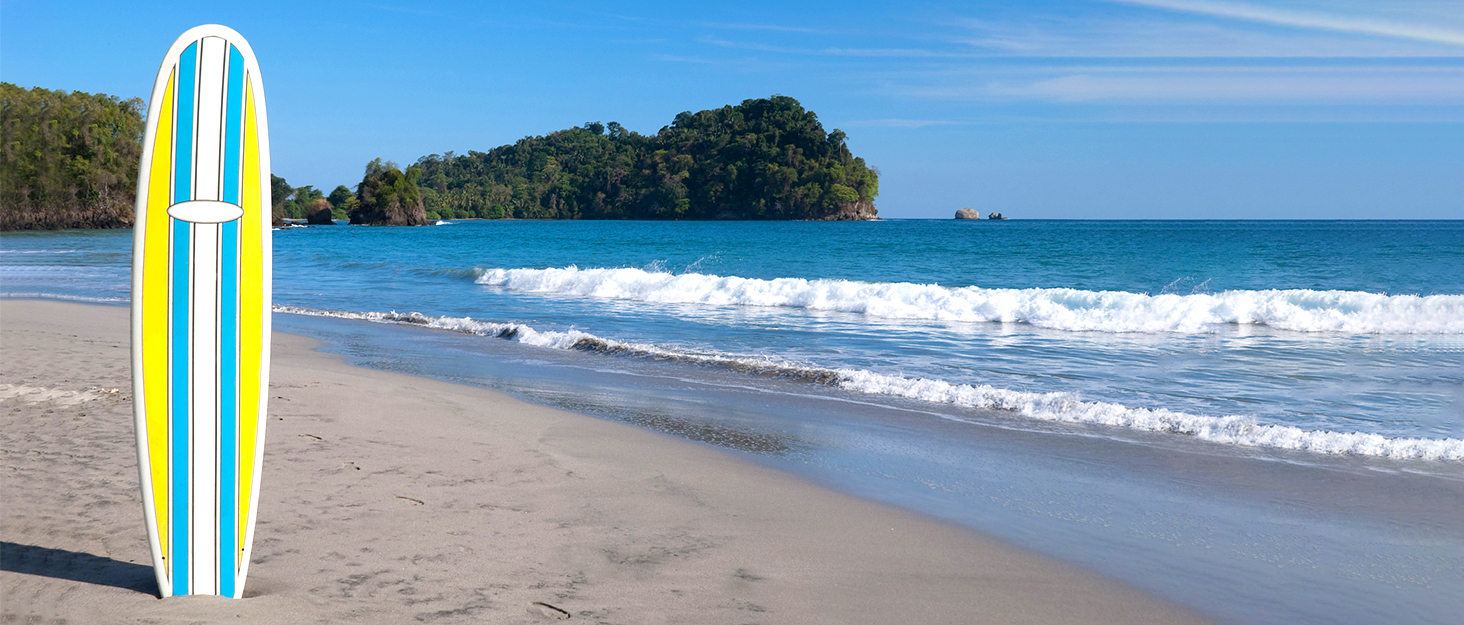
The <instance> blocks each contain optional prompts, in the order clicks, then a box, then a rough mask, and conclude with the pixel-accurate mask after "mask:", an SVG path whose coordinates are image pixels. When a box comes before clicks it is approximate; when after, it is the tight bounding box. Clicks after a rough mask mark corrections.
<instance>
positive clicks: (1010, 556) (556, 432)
mask: <svg viewBox="0 0 1464 625" xmlns="http://www.w3.org/2000/svg"><path fill="white" fill-rule="evenodd" d="M0 335H3V336H0V413H3V414H4V420H3V422H0V444H3V447H0V451H3V455H0V470H3V473H0V488H3V491H0V494H3V496H0V505H3V511H0V541H3V542H0V569H3V570H0V615H3V616H0V621H3V622H6V623H21V622H24V623H32V622H58V623H59V622H68V623H200V622H203V623H207V622H231V623H238V622H251V623H340V622H350V623H408V622H428V623H543V622H552V621H553V620H555V618H556V617H557V616H565V615H564V614H560V613H558V612H555V611H554V610H552V609H550V608H547V607H542V606H539V605H537V604H536V603H535V602H540V603H544V604H549V605H553V606H557V607H559V608H562V609H563V610H564V611H566V612H567V613H568V615H569V616H570V617H571V618H572V620H573V621H575V622H580V621H583V622H595V623H602V622H603V623H728V624H733V623H931V622H943V623H1125V624H1136V623H1188V622H1203V621H1202V619H1200V618H1199V617H1197V616H1195V615H1194V614H1192V613H1190V612H1188V611H1186V610H1184V609H1182V608H1179V607H1176V606H1174V605H1172V604H1168V603H1166V602H1163V601H1160V600H1157V599H1154V598H1151V597H1148V596H1145V595H1143V594H1141V593H1139V592H1137V591H1135V590H1133V589H1131V588H1128V587H1126V586H1124V585H1122V584H1119V583H1116V582H1114V581H1111V580H1108V579H1106V578H1103V577H1101V576H1098V575H1096V574H1093V573H1090V572H1088V571H1085V570H1082V569H1079V568H1076V567H1073V566H1069V565H1066V564H1063V563H1061V562H1057V561H1054V560H1052V559H1049V558H1046V557H1043V556H1039V555H1035V554H1032V553H1029V552H1026V551H1023V550H1020V549H1016V548H1014V547H1011V546H1008V545H1005V544H1003V543H1000V542H997V541H994V540H991V539H989V538H986V537H983V536H981V535H978V534H975V533H972V532H969V531H966V530H963V529H960V528H956V527H952V526H949V525H945V524H942V523H939V522H935V521H932V520H929V519H926V518H924V517H921V516H918V515H915V514H913V513H908V512H904V511H901V510H898V509H893V508H889V507H885V506H881V505H877V504H873V503H869V502H866V501H863V500H860V499H856V498H853V497H849V496H845V495H842V494H838V493H835V492H832V491H829V490H827V489H824V488H822V487H819V486H817V485H814V484H810V483H807V482H804V481H801V480H799V479H797V478H794V477H791V476H788V475H786V474H782V473H779V472H777V471H773V470H770V469H766V468H763V467H760V466H757V465H754V464H751V463H749V462H747V461H746V460H744V459H742V458H738V457H736V456H734V455H732V454H729V453H726V452H723V451H720V450H717V449H713V448H709V447H705V446H702V445H699V444H696V443H690V442H686V441H681V440H678V439H673V438H669V437H666V436H664V435H660V434H656V433H652V432H648V431H644V430H640V429H637V428H634V427H631V426H627V425H622V424H617V423H612V422H607V421H601V420H597V419H593V418H590V417H585V416H581V415H576V414H571V413H566V412H562V411H558V410H553V409H549V408H543V407H539V406H534V405H530V404H526V403H524V402H521V401H518V400H516V399H513V398H511V397H508V396H505V395H502V394H497V393H493V392H489V391H485V390H481V389H476V388H470V387H463V386H455V385H451V384H446V383H441V382H436V381H433V380H427V379H421V378H414V377H410V376H404V375H396V374H389V373H383V372H379V371H372V370H366V369H359V368H353V367H350V366H347V365H345V364H343V363H342V362H341V361H340V360H339V359H338V358H337V357H335V356H332V355H328V354H323V353H318V352H315V351H313V348H314V347H315V346H316V345H317V344H316V342H315V341H313V340H312V339H309V338H306V337H300V336H293V335H286V334H276V335H275V336H274V362H273V369H272V380H273V382H272V383H271V392H270V395H271V399H270V404H269V412H270V415H271V416H270V422H269V426H268V442H267V446H266V448H265V449H266V456H265V475H264V487H263V488H264V490H263V494H262V497H261V500H260V514H259V523H258V528H257V530H256V534H255V543H254V558H253V564H252V565H251V568H250V574H249V580H248V584H247V586H246V592H245V595H246V598H245V599H243V600H230V599H218V598H206V597H183V598H174V599H167V600H160V599H158V598H157V597H156V592H157V590H156V584H155V582H154V579H153V573H152V567H151V559H150V557H149V555H148V547H147V537H146V532H145V530H144V529H143V523H142V503H141V496H140V494H139V492H138V481H137V464H136V452H135V439H134V437H133V428H132V402H131V396H132V392H131V382H130V375H131V371H130V358H129V338H128V311H127V310H126V309H124V308H117V307H101V306H86V305H79V304H69V303H57V302H37V301H17V300H7V301H4V302H0ZM113 389H117V391H116V392H113Z"/></svg>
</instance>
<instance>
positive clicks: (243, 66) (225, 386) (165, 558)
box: [132, 25, 271, 598]
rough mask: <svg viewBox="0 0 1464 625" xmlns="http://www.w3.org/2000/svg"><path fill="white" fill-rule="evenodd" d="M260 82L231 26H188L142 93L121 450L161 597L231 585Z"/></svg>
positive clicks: (250, 417)
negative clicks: (126, 435)
mask: <svg viewBox="0 0 1464 625" xmlns="http://www.w3.org/2000/svg"><path fill="white" fill-rule="evenodd" d="M268 137H269V133H268V131H267V126H266V124H265V113H264V88H263V85H262V84H261V82H260V75H259V65H258V63H257V62H256V61H255V58H254V53H253V51H252V50H250V48H249V44H248V43H247V42H245V41H244V38H243V37H240V36H239V33H237V32H234V31H233V30H232V29H230V28H227V27H224V26H218V25H205V26H199V27H196V28H193V29H190V30H188V31H187V32H185V33H183V35H182V36H180V37H179V38H178V40H177V41H175V42H174V43H173V46H172V47H171V48H169V50H168V54H167V56H165V57H163V63H162V67H161V68H160V69H159V70H158V75H157V79H156V80H155V81H154V83H153V90H152V98H151V100H150V101H149V104H148V112H147V127H146V130H145V132H144V136H143V144H142V168H141V171H140V172H139V175H138V182H137V206H136V219H135V224H134V226H133V243H132V254H133V260H132V372H133V373H132V386H133V411H134V416H135V419H136V428H137V460H138V462H137V464H138V468H139V471H140V474H141V482H142V500H143V508H144V512H145V517H146V520H147V523H146V525H147V534H148V540H149V541H150V542H151V546H152V557H153V567H154V569H155V570H156V572H157V578H158V589H159V593H160V595H161V596H163V597H170V596H175V595H219V596H224V597H234V598H238V597H241V596H243V592H244V578H245V575H246V574H247V573H248V571H249V553H250V546H251V543H252V542H253V537H254V521H255V518H256V516H257V512H258V508H259V483H260V475H261V472H262V471H261V467H262V462H263V459H264V426H265V400H266V398H267V393H268V387H269V384H268V382H269V379H268V378H269V336H270V259H271V249H270V206H271V202H270V184H269V138H268Z"/></svg>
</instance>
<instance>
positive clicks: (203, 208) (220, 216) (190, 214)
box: [168, 200, 244, 224]
mask: <svg viewBox="0 0 1464 625" xmlns="http://www.w3.org/2000/svg"><path fill="white" fill-rule="evenodd" d="M168 216H169V217H172V218H173V219H177V220H179V221H186V222H188V223H193V224H221V223H224V222H229V221H234V220H235V219H238V218H240V217H243V216H244V208H243V207H241V206H239V205H237V204H231V203H229V202H220V201H217V200H189V201H187V202H179V203H177V204H174V205H172V206H169V207H168Z"/></svg>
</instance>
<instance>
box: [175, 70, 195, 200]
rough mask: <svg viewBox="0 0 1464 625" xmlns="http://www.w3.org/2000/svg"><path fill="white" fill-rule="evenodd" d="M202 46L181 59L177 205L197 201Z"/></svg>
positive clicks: (176, 144)
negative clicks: (196, 118)
mask: <svg viewBox="0 0 1464 625" xmlns="http://www.w3.org/2000/svg"><path fill="white" fill-rule="evenodd" d="M197 74H198V42H194V43H193V44H192V45H190V46H188V47H187V48H184V49H183V56H181V57H179V58H178V116H177V118H176V119H177V120H178V123H177V133H176V134H175V135H173V136H175V137H177V140H176V141H175V142H174V145H175V146H176V147H175V148H174V150H173V203H174V204H177V203H178V202H186V201H188V200H191V199H193V101H194V100H195V99H196V98H197V97H198V93H197V91H198V90H197V89H196V87H195V84H194V83H195V82H197V79H198V76H197Z"/></svg>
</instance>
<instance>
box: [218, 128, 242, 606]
mask: <svg viewBox="0 0 1464 625" xmlns="http://www.w3.org/2000/svg"><path fill="white" fill-rule="evenodd" d="M230 116H231V117H232V113H231V114H230ZM229 171H230V173H228V174H226V175H225V178H224V179H225V180H228V179H229V178H231V177H234V176H233V173H232V172H233V170H229ZM219 230H220V231H221V234H220V237H221V239H222V241H220V243H221V245H220V248H221V250H220V254H219V255H220V260H221V261H222V263H221V264H222V267H220V272H219V274H220V275H219V594H220V595H223V596H225V597H232V596H234V581H235V580H236V579H237V578H238V574H239V567H238V563H236V562H235V561H234V558H235V555H234V554H236V553H238V551H237V549H236V543H237V542H238V540H237V538H236V536H235V535H236V533H237V532H238V528H239V523H238V519H237V518H236V517H237V516H238V511H237V510H235V508H238V507H239V502H238V495H237V494H236V493H237V492H238V487H239V220H237V219H235V220H234V221H230V222H227V223H225V224H223V227H221V228H219Z"/></svg>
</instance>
